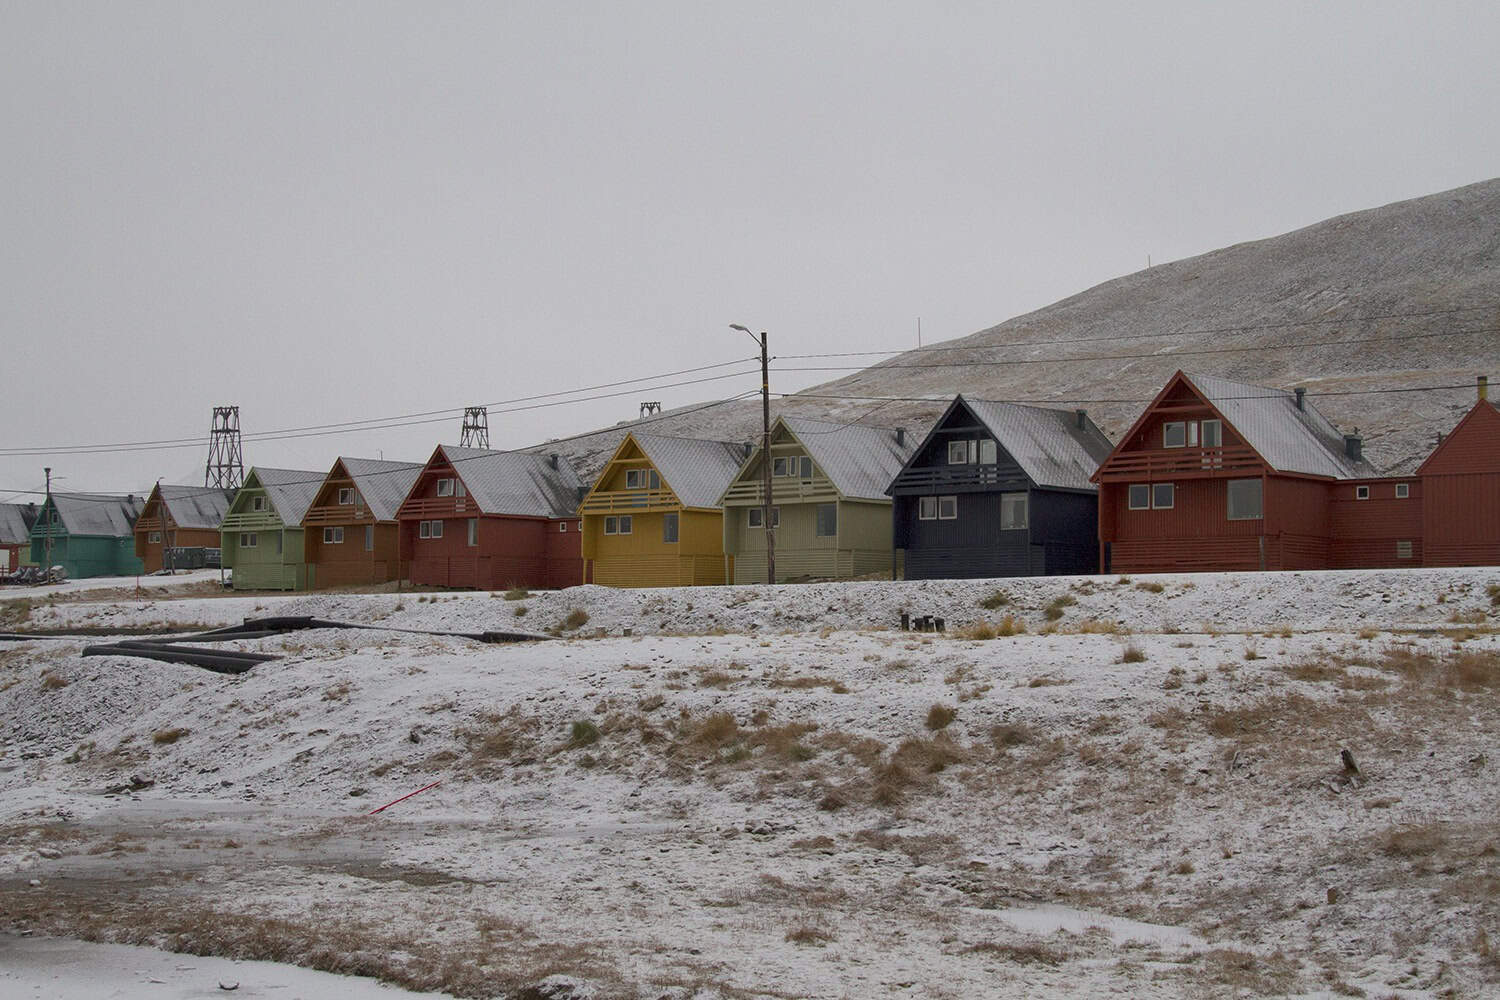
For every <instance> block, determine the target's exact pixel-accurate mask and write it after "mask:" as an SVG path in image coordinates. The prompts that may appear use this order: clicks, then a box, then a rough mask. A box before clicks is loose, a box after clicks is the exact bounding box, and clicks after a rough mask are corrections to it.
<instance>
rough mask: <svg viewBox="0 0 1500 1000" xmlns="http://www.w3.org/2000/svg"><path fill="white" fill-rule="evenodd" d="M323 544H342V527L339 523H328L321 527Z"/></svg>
mask: <svg viewBox="0 0 1500 1000" xmlns="http://www.w3.org/2000/svg"><path fill="white" fill-rule="evenodd" d="M323 544H324V545H342V544H344V529H343V527H342V526H341V525H328V526H327V527H325V528H324V529H323Z"/></svg>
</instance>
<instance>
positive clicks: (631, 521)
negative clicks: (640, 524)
mask: <svg viewBox="0 0 1500 1000" xmlns="http://www.w3.org/2000/svg"><path fill="white" fill-rule="evenodd" d="M634 528H635V518H634V517H633V516H631V515H630V514H621V515H620V534H622V535H628V534H631V533H632V531H633V530H634Z"/></svg>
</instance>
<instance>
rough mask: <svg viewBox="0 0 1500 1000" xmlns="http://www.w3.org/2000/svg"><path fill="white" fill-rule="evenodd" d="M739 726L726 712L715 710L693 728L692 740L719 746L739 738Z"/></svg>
mask: <svg viewBox="0 0 1500 1000" xmlns="http://www.w3.org/2000/svg"><path fill="white" fill-rule="evenodd" d="M739 735H740V726H739V723H737V722H735V721H734V716H732V715H730V714H729V713H728V712H715V713H714V714H712V715H710V716H708V717H707V718H705V719H704V720H703V721H702V722H700V723H698V725H697V726H695V727H694V728H693V735H692V741H693V742H694V743H698V744H701V745H703V746H708V747H713V748H716V749H717V748H719V747H723V746H727V745H728V744H730V743H733V742H734V741H735V740H737V739H739Z"/></svg>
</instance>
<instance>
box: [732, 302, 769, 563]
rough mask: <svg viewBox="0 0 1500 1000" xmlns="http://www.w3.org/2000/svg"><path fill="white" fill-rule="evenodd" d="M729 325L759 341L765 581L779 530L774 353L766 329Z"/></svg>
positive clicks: (762, 522)
mask: <svg viewBox="0 0 1500 1000" xmlns="http://www.w3.org/2000/svg"><path fill="white" fill-rule="evenodd" d="M729 329H731V330H738V331H740V332H741V333H746V334H749V335H750V339H751V340H755V341H758V342H759V343H760V419H761V438H760V464H761V473H762V480H761V482H762V489H763V491H764V493H765V497H764V500H765V503H764V506H763V509H762V513H761V524H762V525H763V526H764V527H765V530H766V582H767V583H772V584H774V583H775V582H776V533H775V532H774V531H772V530H771V356H770V354H769V353H767V350H766V333H765V331H764V330H762V331H761V333H760V336H759V337H757V336H756V335H755V334H753V333H751V332H750V328H749V327H748V326H741V325H740V324H738V323H730V324H729Z"/></svg>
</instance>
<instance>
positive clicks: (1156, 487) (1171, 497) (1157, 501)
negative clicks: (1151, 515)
mask: <svg viewBox="0 0 1500 1000" xmlns="http://www.w3.org/2000/svg"><path fill="white" fill-rule="evenodd" d="M1176 503H1177V487H1176V486H1175V485H1174V484H1172V483H1153V484H1152V485H1151V507H1152V508H1153V509H1154V510H1171V509H1172V508H1173V507H1174V506H1175V505H1176Z"/></svg>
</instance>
